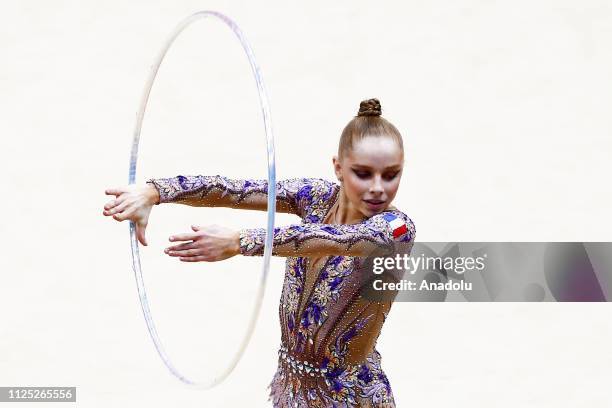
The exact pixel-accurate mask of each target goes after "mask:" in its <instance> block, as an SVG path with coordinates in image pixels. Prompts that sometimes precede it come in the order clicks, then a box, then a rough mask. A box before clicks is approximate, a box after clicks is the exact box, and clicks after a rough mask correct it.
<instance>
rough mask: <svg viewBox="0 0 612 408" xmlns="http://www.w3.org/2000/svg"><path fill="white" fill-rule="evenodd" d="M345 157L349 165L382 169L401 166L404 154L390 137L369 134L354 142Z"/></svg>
mask: <svg viewBox="0 0 612 408" xmlns="http://www.w3.org/2000/svg"><path fill="white" fill-rule="evenodd" d="M346 159H347V161H348V162H349V163H350V165H355V166H357V165H361V166H364V167H372V168H381V169H384V168H387V167H396V166H401V165H402V163H403V161H404V154H403V152H402V149H401V148H400V147H399V145H398V144H397V142H396V141H395V140H393V139H392V138H390V137H371V136H369V137H365V138H363V139H361V140H359V141H358V142H356V143H354V144H353V148H352V149H350V151H349V152H348V154H347V155H346Z"/></svg>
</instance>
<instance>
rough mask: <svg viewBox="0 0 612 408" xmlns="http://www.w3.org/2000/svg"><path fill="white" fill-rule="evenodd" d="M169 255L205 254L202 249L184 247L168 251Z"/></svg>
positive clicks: (188, 255) (190, 255) (189, 255)
mask: <svg viewBox="0 0 612 408" xmlns="http://www.w3.org/2000/svg"><path fill="white" fill-rule="evenodd" d="M167 253H168V255H170V256H175V257H176V256H183V257H192V256H198V255H203V253H202V250H201V249H184V250H182V251H168V252H167Z"/></svg>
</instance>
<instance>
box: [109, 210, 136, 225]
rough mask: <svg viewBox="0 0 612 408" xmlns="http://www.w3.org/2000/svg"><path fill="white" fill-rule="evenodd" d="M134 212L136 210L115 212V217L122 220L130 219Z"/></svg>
mask: <svg viewBox="0 0 612 408" xmlns="http://www.w3.org/2000/svg"><path fill="white" fill-rule="evenodd" d="M133 214H134V210H127V211H124V212H122V213H119V214H114V215H113V218H114V219H116V220H117V221H119V222H121V221H125V220H127V219H129V218H130V217H131V216H132V215H133Z"/></svg>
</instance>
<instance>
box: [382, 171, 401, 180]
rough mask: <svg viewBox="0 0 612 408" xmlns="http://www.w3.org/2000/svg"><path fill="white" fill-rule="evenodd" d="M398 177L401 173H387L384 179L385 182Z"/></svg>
mask: <svg viewBox="0 0 612 408" xmlns="http://www.w3.org/2000/svg"><path fill="white" fill-rule="evenodd" d="M398 175H399V171H396V172H395V173H387V174H385V176H384V178H385V180H393V179H394V178H396V177H397V176H398Z"/></svg>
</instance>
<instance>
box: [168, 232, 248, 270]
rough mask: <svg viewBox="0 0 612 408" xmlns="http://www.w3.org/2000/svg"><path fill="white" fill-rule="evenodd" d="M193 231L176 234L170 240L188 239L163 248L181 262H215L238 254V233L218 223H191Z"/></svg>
mask: <svg viewBox="0 0 612 408" xmlns="http://www.w3.org/2000/svg"><path fill="white" fill-rule="evenodd" d="M191 229H192V230H193V231H194V232H186V233H184V234H176V235H173V236H171V237H170V241H171V242H176V241H189V242H184V243H182V244H178V245H173V246H171V247H168V248H166V249H165V250H164V252H165V253H166V254H168V255H170V256H174V257H179V258H180V260H181V261H183V262H201V261H206V262H216V261H222V260H224V259H227V258H231V257H232V256H235V255H239V254H240V234H239V232H238V231H234V230H232V229H229V228H225V227H221V226H218V225H206V226H196V225H192V226H191Z"/></svg>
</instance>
